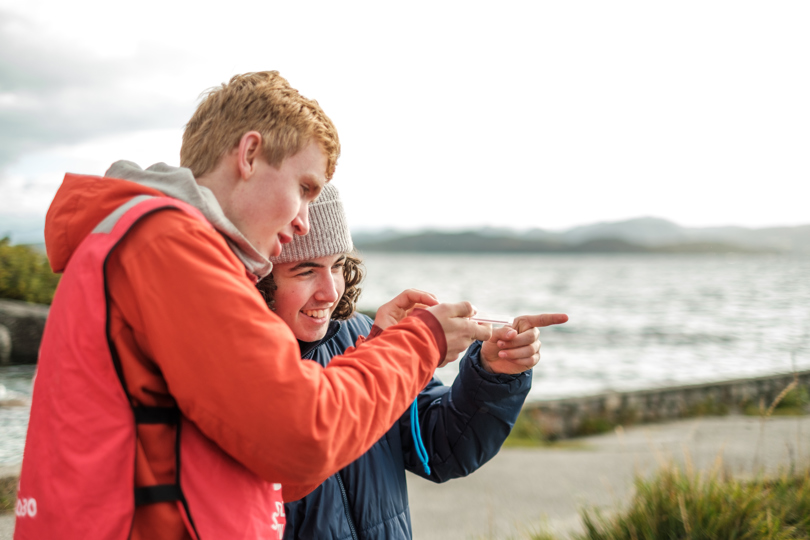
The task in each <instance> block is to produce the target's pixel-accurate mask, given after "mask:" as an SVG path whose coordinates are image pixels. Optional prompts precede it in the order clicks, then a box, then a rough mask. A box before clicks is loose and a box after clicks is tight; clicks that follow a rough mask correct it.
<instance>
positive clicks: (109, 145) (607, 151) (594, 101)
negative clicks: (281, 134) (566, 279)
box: [0, 0, 810, 234]
mask: <svg viewBox="0 0 810 540" xmlns="http://www.w3.org/2000/svg"><path fill="white" fill-rule="evenodd" d="M117 4H119V3H114V2H109V1H105V2H89V1H75V0H74V1H70V2H65V1H55V0H43V1H38V0H26V1H25V2H20V1H19V0H14V1H9V0H0V229H1V228H3V227H6V228H9V227H10V226H9V225H8V224H9V223H18V224H19V223H32V222H33V223H38V222H40V221H41V220H42V219H43V216H44V214H45V211H46V210H47V207H48V204H49V203H50V200H51V199H52V197H53V194H54V193H55V191H56V189H57V188H58V186H59V183H60V182H61V180H62V176H63V175H64V173H65V172H66V171H70V172H81V173H88V174H99V175H100V174H103V173H104V171H105V170H106V168H107V167H108V166H109V165H110V163H111V162H113V161H115V160H117V159H129V160H133V161H136V162H138V163H139V164H141V165H142V166H144V167H146V166H148V165H150V164H152V163H154V162H156V161H164V162H166V163H169V164H171V165H178V164H179V163H178V162H179V157H178V156H179V148H180V138H181V134H182V128H183V125H184V123H185V122H186V120H187V119H188V118H189V116H190V115H191V113H192V111H193V110H194V107H195V106H196V104H197V102H198V101H197V100H198V97H199V95H200V93H201V92H202V91H203V90H205V89H207V88H209V87H212V86H215V85H218V84H220V83H222V82H224V81H227V80H228V79H229V78H230V77H231V76H232V75H234V74H236V73H242V72H247V71H258V70H267V69H277V70H279V71H280V72H281V73H282V75H284V76H285V77H286V78H287V79H288V80H289V81H290V82H291V84H292V85H293V86H294V87H296V88H298V89H299V90H300V91H301V92H302V93H303V94H304V95H306V96H308V97H312V98H314V99H317V100H318V101H319V103H320V104H321V105H322V106H323V108H324V110H325V111H326V113H327V114H328V115H329V116H330V117H331V118H332V119H333V120H334V122H335V124H336V125H337V127H338V131H339V133H340V137H341V142H342V145H343V153H342V156H341V158H340V160H339V162H338V168H337V173H336V175H335V179H334V181H335V183H336V185H337V186H338V187H339V189H340V191H341V194H342V196H343V199H344V202H345V203H346V206H347V211H348V213H349V220H350V223H351V224H352V227H353V228H354V229H372V228H383V227H394V228H400V229H416V228H423V227H434V228H441V229H463V228H468V227H479V226H485V225H489V226H499V227H512V228H517V229H527V228H532V227H540V228H545V229H563V228H566V227H570V226H573V225H579V224H585V223H593V222H597V221H613V220H620V219H626V218H632V217H639V216H657V217H662V218H666V219H670V220H673V221H675V222H677V223H679V224H681V225H686V226H713V225H727V224H736V225H744V226H750V227H762V226H770V225H796V224H804V223H810V211H809V210H808V200H810V127H809V126H810V99H808V96H810V32H808V31H807V29H808V27H810V3H809V2H806V1H804V0H802V1H780V2H765V1H761V2H746V1H740V0H734V1H710V0H700V1H680V2H666V3H664V2H650V1H648V0H647V1H638V2H629V1H611V2H605V1H603V0H600V1H571V2H521V3H514V2H499V3H498V4H497V6H496V5H495V4H494V3H480V2H472V1H466V2H458V3H451V2H436V1H431V2H415V1H409V2H399V3H391V2H386V3H384V2H365V3H359V2H334V1H330V2H316V1H311V2H289V1H287V2H272V1H262V2H254V3H248V2H230V3H227V2H226V3H217V4H204V3H200V2H171V1H167V0H161V1H151V0H147V1H140V2H131V3H127V4H126V5H117ZM209 6H216V9H211V7H209ZM32 220H33V221H32ZM0 234H2V231H0Z"/></svg>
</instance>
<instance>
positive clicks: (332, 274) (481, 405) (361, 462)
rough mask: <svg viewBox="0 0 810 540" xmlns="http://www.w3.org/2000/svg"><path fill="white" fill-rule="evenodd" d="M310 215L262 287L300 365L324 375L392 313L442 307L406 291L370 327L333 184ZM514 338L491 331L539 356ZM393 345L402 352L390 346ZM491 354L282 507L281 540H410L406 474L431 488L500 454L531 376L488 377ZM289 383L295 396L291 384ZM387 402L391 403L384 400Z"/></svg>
mask: <svg viewBox="0 0 810 540" xmlns="http://www.w3.org/2000/svg"><path fill="white" fill-rule="evenodd" d="M309 216H310V230H309V233H308V234H307V235H306V236H297V237H296V238H295V239H294V240H293V241H292V242H291V243H289V244H285V245H284V246H283V248H282V251H281V253H280V254H279V255H278V257H275V258H272V259H271V261H272V263H273V271H272V273H271V274H270V275H269V276H268V277H267V278H265V279H264V280H262V281H261V282H259V285H258V287H259V289H260V290H261V291H262V293H263V294H264V296H265V300H266V301H267V304H268V306H269V307H270V309H272V310H273V311H274V312H275V313H276V315H278V316H279V317H280V318H281V319H282V320H284V322H286V323H287V325H288V326H289V327H290V329H291V330H292V332H293V334H294V335H295V337H296V338H297V339H298V343H299V347H300V350H301V356H302V359H304V360H302V361H314V362H317V363H319V364H320V365H322V366H324V367H325V368H327V366H328V365H329V364H330V362H331V361H332V358H334V357H335V356H337V355H340V354H343V352H344V351H345V350H346V349H347V348H348V347H352V346H356V345H357V344H358V343H360V342H362V341H363V340H371V339H378V338H376V337H375V336H376V335H378V334H380V333H383V331H382V328H385V327H386V324H385V321H386V320H387V315H386V312H391V311H392V310H393V311H396V310H400V311H402V312H405V311H407V309H408V308H409V307H412V306H413V304H425V303H431V302H432V303H436V302H437V300H436V299H435V298H434V297H433V296H432V295H429V294H428V293H424V292H422V291H417V290H415V289H409V290H408V291H405V292H403V293H402V294H400V295H399V296H398V297H397V298H395V299H394V300H392V301H391V302H389V303H387V304H384V305H382V306H380V307H379V309H378V311H377V320H375V321H374V322H373V323H372V321H371V319H370V318H369V317H367V316H366V315H364V314H362V313H355V303H356V301H357V297H358V295H359V294H360V289H359V288H358V284H359V283H360V280H361V279H362V278H363V267H362V264H361V261H360V259H359V256H358V255H357V253H356V252H354V251H353V244H352V238H351V234H350V232H349V227H348V225H347V222H346V215H345V213H344V211H343V205H342V204H341V202H340V197H339V195H338V191H337V189H336V188H335V187H334V186H332V185H331V184H327V185H326V186H325V187H324V189H323V191H322V193H321V194H320V196H319V197H318V198H317V199H316V200H315V201H313V202H312V203H311V204H310V206H309ZM399 318H401V316H400V317H394V319H397V320H398V319H399ZM508 331H511V332H512V334H514V335H509V334H508ZM508 331H507V330H503V329H502V330H499V332H501V333H500V334H493V336H494V337H495V339H496V343H497V340H498V339H503V340H504V341H507V342H509V340H512V339H515V340H518V341H519V340H520V339H523V340H524V342H523V345H526V344H529V343H532V342H536V343H534V348H532V347H531V346H530V347H529V348H530V349H531V350H532V351H537V350H538V349H539V341H537V335H535V334H533V333H531V331H530V332H529V333H521V334H520V335H519V336H523V337H522V338H520V337H519V336H517V334H518V332H517V331H515V330H512V329H508ZM516 342H517V341H516ZM510 343H511V342H510ZM400 345H401V343H400ZM391 346H392V347H395V346H398V345H397V344H396V343H395V342H392V343H391ZM508 347H512V345H508V346H507V348H508ZM490 348H491V350H492V352H490V353H485V352H484V345H483V344H482V343H481V342H480V341H475V342H473V344H472V345H471V346H470V348H469V349H468V350H467V352H466V354H465V355H464V357H463V358H462V359H461V360H460V361H459V365H460V369H459V376H458V377H457V378H456V380H455V382H454V383H453V385H452V387H448V386H445V385H443V384H442V382H441V381H440V380H439V379H437V378H434V379H433V380H432V381H431V382H430V383H429V384H428V386H427V387H426V388H425V389H424V390H423V391H422V392H421V393H420V394H419V397H418V398H417V400H416V401H414V402H413V404H412V406H411V408H410V410H409V412H406V413H405V414H404V415H403V416H402V417H401V418H400V419H399V420H398V421H397V422H396V424H394V426H393V427H392V428H391V430H390V431H389V432H388V434H387V435H385V436H383V437H382V438H381V439H380V440H379V441H377V442H376V443H375V444H374V445H373V446H372V447H371V448H370V449H369V450H368V452H366V453H365V454H364V455H362V456H360V457H359V458H358V459H356V460H355V461H354V462H352V463H350V464H349V465H347V466H346V467H345V468H344V469H343V470H341V471H340V472H338V473H337V474H334V475H332V476H331V477H329V478H328V479H326V480H325V481H324V482H323V483H322V484H320V485H319V486H317V488H315V487H314V486H313V489H314V491H312V492H311V493H310V494H309V495H306V496H305V497H304V498H303V499H300V500H297V501H294V502H287V503H285V505H284V508H285V514H286V516H287V527H286V528H285V530H284V540H299V539H309V538H324V539H330V538H331V539H337V538H364V539H367V540H383V539H384V540H411V539H412V532H411V526H410V514H409V505H408V492H407V483H406V479H405V470H408V471H410V472H412V473H415V474H417V475H420V476H422V477H424V478H428V479H430V480H432V481H434V482H441V481H444V480H447V479H450V478H457V477H460V476H465V475H467V474H469V473H470V472H472V471H474V470H476V469H477V468H478V467H480V466H481V465H483V464H484V463H485V462H486V461H488V460H489V459H491V458H492V456H494V455H495V454H496V453H497V452H498V449H499V448H500V446H501V444H502V443H503V441H504V439H505V438H506V436H507V435H508V433H509V428H510V427H511V426H512V425H513V424H514V422H515V419H516V418H517V415H518V413H519V412H520V408H521V405H522V404H523V400H524V399H525V397H526V395H527V394H528V391H529V388H530V387H531V371H524V372H522V373H519V374H497V373H496V372H490V371H488V368H487V367H486V365H490V366H491V365H494V363H495V362H497V361H498V356H497V355H498V350H499V346H492V344H490ZM538 359H539V357H538ZM485 360H486V365H485ZM327 369H330V368H327ZM524 369H525V368H524ZM337 384H339V382H338V383H337ZM291 385H292V387H291V388H290V391H294V381H291ZM451 396H452V398H451ZM380 399H386V398H385V396H382V395H381V396H380ZM482 410H484V411H488V412H486V414H484V413H482V412H481V411H482ZM314 421H317V419H314ZM420 426H422V427H420ZM323 427H324V429H328V426H323ZM423 428H424V429H423ZM428 449H430V450H428ZM313 466H315V467H317V464H314V465H313Z"/></svg>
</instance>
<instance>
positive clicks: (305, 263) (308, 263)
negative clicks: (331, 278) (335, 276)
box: [290, 261, 323, 272]
mask: <svg viewBox="0 0 810 540" xmlns="http://www.w3.org/2000/svg"><path fill="white" fill-rule="evenodd" d="M302 268H323V265H322V264H318V263H316V262H315V261H303V262H300V263H298V264H296V265H295V266H293V267H292V268H290V272H295V271H296V270H300V269H302Z"/></svg>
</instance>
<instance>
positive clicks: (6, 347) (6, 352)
mask: <svg viewBox="0 0 810 540" xmlns="http://www.w3.org/2000/svg"><path fill="white" fill-rule="evenodd" d="M10 363H11V332H10V331H9V329H8V327H7V326H3V325H2V324H0V366H3V365H6V364H10Z"/></svg>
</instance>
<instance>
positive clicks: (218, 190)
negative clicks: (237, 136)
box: [195, 152, 240, 221]
mask: <svg viewBox="0 0 810 540" xmlns="http://www.w3.org/2000/svg"><path fill="white" fill-rule="evenodd" d="M235 160H236V156H235V155H234V153H233V152H231V153H228V154H226V155H225V156H223V157H222V159H220V160H219V163H217V165H216V167H214V169H213V170H211V171H208V172H207V173H205V174H203V175H200V176H198V177H196V178H195V180H197V183H198V184H199V185H201V186H204V187H207V188H208V189H210V190H211V192H212V193H213V194H214V197H216V198H217V201H218V202H219V205H220V206H221V207H222V211H223V212H224V213H225V216H226V217H227V218H228V219H230V220H231V221H233V219H232V212H231V204H230V201H231V199H232V194H233V191H234V189H235V188H236V186H237V184H238V182H239V179H240V176H239V169H238V168H237V167H236V163H235Z"/></svg>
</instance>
